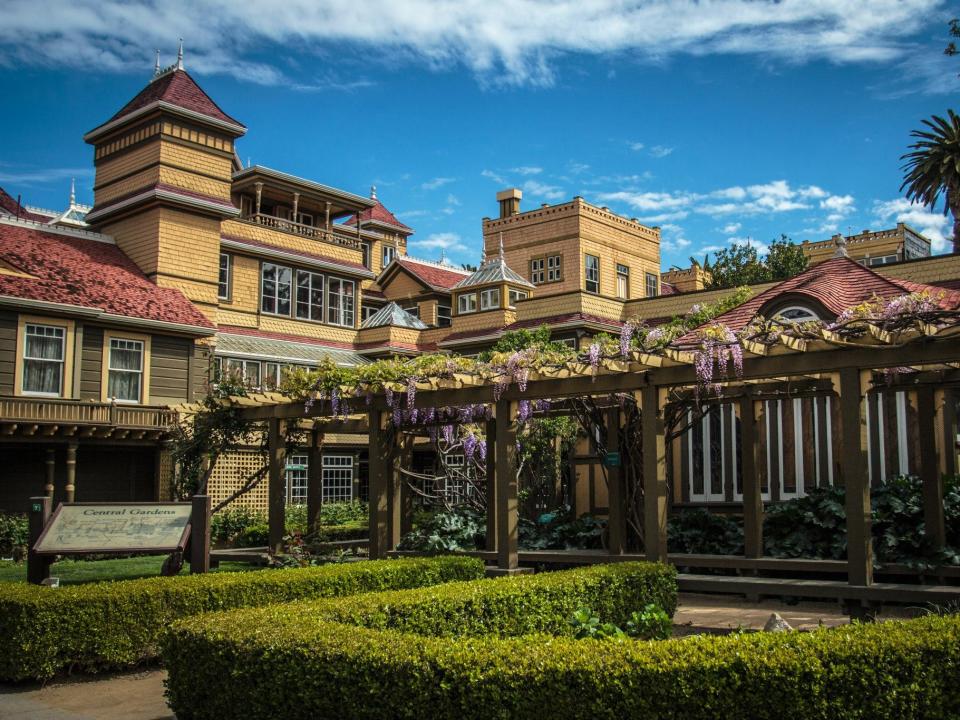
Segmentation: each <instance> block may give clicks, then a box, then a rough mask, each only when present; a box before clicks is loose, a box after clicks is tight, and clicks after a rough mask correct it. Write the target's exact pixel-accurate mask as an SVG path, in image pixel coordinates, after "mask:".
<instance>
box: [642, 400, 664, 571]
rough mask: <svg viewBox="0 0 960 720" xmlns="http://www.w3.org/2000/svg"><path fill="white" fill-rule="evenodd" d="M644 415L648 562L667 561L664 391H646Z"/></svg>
mask: <svg viewBox="0 0 960 720" xmlns="http://www.w3.org/2000/svg"><path fill="white" fill-rule="evenodd" d="M642 393H643V394H642V405H641V410H642V412H643V541H644V549H645V551H646V556H647V560H649V561H651V562H666V560H667V452H666V441H665V439H664V430H663V410H662V409H661V407H660V397H659V395H660V390H659V388H657V387H656V386H653V385H648V386H647V387H645V388H643V391H642Z"/></svg>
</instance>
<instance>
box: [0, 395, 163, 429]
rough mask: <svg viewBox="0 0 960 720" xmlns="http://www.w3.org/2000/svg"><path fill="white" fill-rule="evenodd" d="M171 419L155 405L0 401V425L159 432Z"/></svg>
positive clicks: (8, 398) (34, 399)
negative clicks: (52, 424) (15, 423)
mask: <svg viewBox="0 0 960 720" xmlns="http://www.w3.org/2000/svg"><path fill="white" fill-rule="evenodd" d="M175 419H176V414H175V413H174V412H173V411H172V410H169V409H168V408H165V407H159V406H155V405H118V404H116V403H100V402H85V401H83V400H61V399H47V398H25V397H0V422H9V421H23V420H27V421H31V422H43V423H50V422H57V423H77V424H78V425H112V426H115V427H133V428H150V429H154V430H162V429H165V428H167V427H169V426H170V425H172V424H173V423H174V421H175Z"/></svg>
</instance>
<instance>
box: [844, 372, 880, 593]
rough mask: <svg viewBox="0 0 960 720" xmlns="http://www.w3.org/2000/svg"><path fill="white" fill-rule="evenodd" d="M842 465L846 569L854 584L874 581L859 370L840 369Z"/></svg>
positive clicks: (870, 583) (865, 583)
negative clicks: (845, 514) (845, 513)
mask: <svg viewBox="0 0 960 720" xmlns="http://www.w3.org/2000/svg"><path fill="white" fill-rule="evenodd" d="M839 375H840V398H839V402H840V446H841V450H840V453H841V454H840V467H841V470H842V472H843V484H844V490H845V495H846V511H847V567H848V570H847V573H848V576H849V582H850V584H851V585H872V584H873V545H872V543H871V537H870V532H871V527H870V525H871V523H870V482H869V480H868V478H867V459H866V452H865V450H864V442H863V439H864V438H863V436H864V434H865V432H866V425H865V423H864V417H863V397H862V394H861V386H860V371H859V370H858V369H857V368H843V369H842V370H840V373H839Z"/></svg>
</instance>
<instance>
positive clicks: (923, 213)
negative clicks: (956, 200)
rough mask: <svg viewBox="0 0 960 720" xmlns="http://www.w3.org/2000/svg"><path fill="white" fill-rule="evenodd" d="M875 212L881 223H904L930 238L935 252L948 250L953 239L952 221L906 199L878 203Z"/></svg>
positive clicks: (874, 207) (875, 205)
mask: <svg viewBox="0 0 960 720" xmlns="http://www.w3.org/2000/svg"><path fill="white" fill-rule="evenodd" d="M873 212H874V214H875V215H876V216H877V221H878V222H880V223H888V222H898V223H899V222H902V223H906V224H907V225H909V226H910V227H912V228H913V229H915V230H917V231H918V232H920V233H922V234H924V235H926V236H927V237H928V238H930V243H931V245H932V246H933V252H935V253H940V252H944V251H945V250H947V249H948V246H949V245H950V242H951V241H952V238H953V232H952V227H951V225H952V221H951V219H950V218H949V217H946V216H944V215H943V214H942V213H939V212H931V211H930V210H929V209H928V208H926V207H924V206H923V205H916V204H914V203H911V202H910V201H909V200H906V199H904V198H897V199H896V200H885V201H877V202H876V203H874V206H873Z"/></svg>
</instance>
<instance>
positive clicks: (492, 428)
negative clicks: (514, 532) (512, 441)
mask: <svg viewBox="0 0 960 720" xmlns="http://www.w3.org/2000/svg"><path fill="white" fill-rule="evenodd" d="M496 438H497V422H496V420H487V456H486V458H485V461H486V467H487V536H486V549H487V550H488V551H490V552H496V550H497V441H496Z"/></svg>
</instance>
